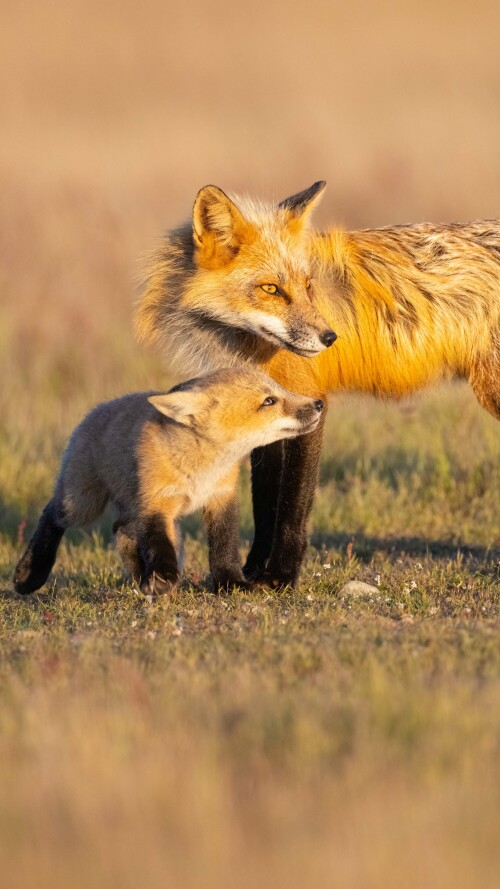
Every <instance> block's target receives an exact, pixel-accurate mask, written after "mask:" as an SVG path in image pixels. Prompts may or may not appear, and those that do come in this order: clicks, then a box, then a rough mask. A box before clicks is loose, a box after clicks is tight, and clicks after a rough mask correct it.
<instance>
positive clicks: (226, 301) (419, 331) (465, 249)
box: [137, 182, 500, 582]
mask: <svg viewBox="0 0 500 889" xmlns="http://www.w3.org/2000/svg"><path fill="white" fill-rule="evenodd" d="M323 188H324V183H322V182H318V183H315V185H313V186H312V187H311V188H310V189H308V190H306V191H305V192H301V193H300V194H298V195H294V196H292V197H291V198H288V199H287V200H285V201H283V202H282V203H281V204H278V205H277V206H268V205H264V204H258V203H255V202H254V201H252V200H249V199H247V198H241V199H238V198H235V199H234V200H232V199H230V198H229V197H227V195H225V194H224V193H223V192H222V191H221V190H220V189H218V188H216V187H214V186H207V187H205V188H203V189H202V190H201V191H200V193H199V194H198V197H197V199H196V202H195V205H194V211H193V219H192V222H190V223H188V224H186V225H185V226H183V227H181V228H179V229H177V230H175V231H173V232H171V233H169V234H168V235H167V237H166V238H165V240H164V242H163V244H162V246H161V248H160V250H159V251H158V253H157V255H156V256H155V258H154V260H153V262H152V264H151V267H150V270H149V273H148V278H147V283H146V287H145V291H144V293H143V296H142V298H141V300H140V302H139V306H138V312H137V330H138V334H139V336H140V337H141V338H143V339H148V340H159V341H161V342H163V343H164V345H165V346H166V350H167V354H168V357H169V358H170V359H171V360H172V361H175V362H176V363H177V364H178V365H179V366H180V367H182V369H183V370H184V371H186V370H192V369H196V370H200V369H202V370H207V369H209V368H212V367H214V366H221V365H227V364H234V363H240V362H243V361H250V362H253V363H256V364H258V365H259V366H261V367H262V368H263V369H265V370H266V371H267V373H269V374H270V375H271V376H272V377H274V379H275V380H277V381H278V382H279V383H281V384H282V385H284V386H286V387H288V388H291V389H293V390H294V391H296V392H301V393H302V394H305V395H314V396H324V395H325V394H327V393H328V392H334V391H337V390H339V389H343V390H349V391H361V392H369V393H371V394H373V395H378V396H383V397H390V396H395V397H400V396H403V395H405V394H408V393H410V392H413V391H415V390H416V389H419V388H421V387H422V386H425V385H426V384H428V383H432V382H435V381H437V380H439V379H442V378H451V377H461V378H465V379H468V380H469V382H470V383H471V385H472V387H473V389H474V391H475V393H476V395H477V397H478V399H479V401H480V402H481V404H482V405H483V406H484V407H485V408H486V409H487V410H489V411H490V412H491V413H493V414H494V415H495V416H496V417H500V221H499V220H492V221H486V222H473V223H468V224H462V223H459V224H451V225H431V224H421V225H408V226H397V227H393V228H384V229H378V230H371V231H358V232H346V231H341V230H338V229H333V230H331V231H329V232H326V233H318V232H315V231H311V230H310V229H309V227H308V221H309V217H310V214H311V210H312V209H313V207H314V205H315V203H316V201H317V200H318V198H319V196H320V194H321V192H322V191H323ZM333 331H335V332H336V334H337V335H338V342H337V343H336V345H335V347H334V348H327V347H328V346H330V345H331V344H332V342H333V340H334V339H335V337H334V335H333ZM311 441H312V437H311V440H310V441H309V442H308V444H307V446H306V447H303V446H302V445H301V442H300V441H299V442H297V443H295V444H294V443H287V447H286V450H283V451H282V453H281V455H280V457H279V459H278V458H277V456H276V447H275V449H274V451H275V454H274V463H272V466H273V472H274V473H275V471H276V470H277V469H279V466H280V465H283V471H284V475H283V478H282V483H281V495H282V496H281V500H282V501H283V496H284V495H283V492H284V491H287V494H286V498H285V499H286V501H287V508H286V510H285V508H284V506H283V508H281V507H280V506H279V504H278V505H277V504H276V503H272V502H271V500H272V497H270V496H268V498H267V501H268V512H269V515H270V519H269V520H268V521H267V522H266V521H265V520H264V519H263V515H264V511H265V504H264V503H263V504H262V508H259V507H258V505H257V508H256V524H257V526H258V527H257V528H256V538H257V539H256V544H255V546H254V548H253V550H252V553H251V556H250V561H249V566H248V568H249V571H250V572H253V573H254V574H256V575H258V576H259V575H262V572H263V571H264V569H265V568H266V564H267V575H268V576H269V577H270V578H271V579H272V580H274V581H275V582H286V581H294V580H295V579H296V576H297V572H298V566H299V565H300V561H301V559H302V554H303V551H304V547H305V520H306V518H307V514H308V512H309V509H310V505H311V502H312V496H311V494H310V487H311V479H312V478H313V477H314V478H315V475H316V466H317V462H318V454H317V451H318V448H316V451H315V452H314V454H313V453H312V450H313V445H312V444H311ZM258 458H259V461H260V464H261V470H259V469H258V464H257V461H254V469H255V475H256V476H258V475H259V472H260V474H262V475H265V474H266V466H267V464H268V463H269V466H268V470H269V472H268V481H269V478H270V477H271V476H270V472H271V451H270V450H268V451H266V455H263V454H259V455H258ZM283 461H284V463H283ZM262 465H263V466H264V468H263V469H262ZM290 474H291V475H294V477H295V483H296V487H297V488H298V494H297V495H294V493H293V491H291V488H290V490H288V487H289V486H288V482H287V478H288V476H290ZM306 489H307V493H306V494H304V491H305V490H306ZM278 496H279V495H278V492H277V491H275V500H276V499H278ZM290 498H291V500H290ZM259 499H262V500H264V499H265V498H263V497H261V498H259V481H258V479H256V484H255V489H254V503H255V504H257V503H258V501H259ZM290 503H291V505H290ZM285 512H286V515H285ZM259 513H260V519H259ZM276 516H277V520H276V533H275V535H274V546H273V549H272V552H271V553H270V542H269V539H268V540H267V543H265V542H264V537H267V538H269V536H270V533H269V532H270V528H271V527H272V526H271V525H270V522H274V519H275V517H276ZM287 516H288V517H289V518H288V519H287ZM259 528H263V529H264V530H263V531H262V533H261V531H259ZM271 536H272V535H271ZM287 566H289V567H287ZM265 573H266V572H265Z"/></svg>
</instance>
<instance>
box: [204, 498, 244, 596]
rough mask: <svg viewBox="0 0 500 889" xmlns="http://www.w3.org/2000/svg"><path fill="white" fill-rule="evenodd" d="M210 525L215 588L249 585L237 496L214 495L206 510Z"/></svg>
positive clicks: (207, 524)
mask: <svg viewBox="0 0 500 889" xmlns="http://www.w3.org/2000/svg"><path fill="white" fill-rule="evenodd" d="M203 517H204V519H205V524H206V527H207V537H208V562H209V566H210V573H211V575H212V581H213V585H214V589H215V590H216V591H217V590H230V589H231V588H232V587H233V586H239V587H248V586H249V584H248V583H247V582H246V580H245V578H244V576H243V571H242V570H241V561H240V552H239V546H240V538H239V521H238V519H239V514H238V500H237V498H236V497H235V496H234V495H231V497H230V498H213V499H212V500H211V501H210V502H209V503H208V504H207V506H206V507H205V508H204V510H203Z"/></svg>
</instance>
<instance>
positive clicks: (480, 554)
mask: <svg viewBox="0 0 500 889" xmlns="http://www.w3.org/2000/svg"><path fill="white" fill-rule="evenodd" d="M311 544H312V545H313V546H314V547H316V549H318V550H321V549H323V548H326V549H337V550H345V551H346V552H348V551H349V552H350V553H352V555H353V556H356V557H357V558H358V559H359V560H360V561H362V562H369V561H370V560H371V559H372V558H373V556H374V554H375V553H376V552H382V553H385V554H386V555H388V556H390V557H393V558H417V557H419V556H420V557H422V558H426V557H430V558H435V559H451V560H453V561H465V562H467V563H468V564H472V565H474V566H477V567H479V566H484V567H487V568H489V569H493V571H496V572H497V573H499V572H500V546H493V547H485V546H474V545H468V544H458V543H453V542H452V541H449V540H427V539H425V538H423V537H366V536H365V535H363V534H360V535H352V534H315V533H314V532H313V534H312V535H311Z"/></svg>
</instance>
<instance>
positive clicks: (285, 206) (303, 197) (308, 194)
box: [278, 181, 326, 234]
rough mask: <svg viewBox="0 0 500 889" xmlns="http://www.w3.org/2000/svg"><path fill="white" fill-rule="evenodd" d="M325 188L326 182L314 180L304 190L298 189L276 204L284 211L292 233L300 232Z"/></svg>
mask: <svg viewBox="0 0 500 889" xmlns="http://www.w3.org/2000/svg"><path fill="white" fill-rule="evenodd" d="M325 188H326V182H324V181H321V182H315V183H314V185H311V187H310V188H306V190H305V191H299V192H298V194H293V195H291V197H289V198H285V200H284V201H281V202H280V203H279V204H278V207H279V209H280V210H285V212H286V224H287V226H288V228H289V229H290V231H292V232H293V234H300V232H301V231H302V229H303V228H304V227H305V226H306V225H307V224H308V222H309V219H310V217H311V214H312V212H313V210H314V208H315V207H316V204H318V203H319V201H320V200H321V195H322V194H323V192H324V190H325Z"/></svg>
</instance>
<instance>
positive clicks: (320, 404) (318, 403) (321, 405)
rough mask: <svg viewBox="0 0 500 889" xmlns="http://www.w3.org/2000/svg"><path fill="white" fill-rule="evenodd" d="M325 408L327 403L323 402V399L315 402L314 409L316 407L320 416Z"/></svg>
mask: <svg viewBox="0 0 500 889" xmlns="http://www.w3.org/2000/svg"><path fill="white" fill-rule="evenodd" d="M324 406H325V402H324V401H321V398H318V399H316V401H315V402H314V407H315V408H316V410H317V411H318V414H320V413H321V411H322V410H323V408H324Z"/></svg>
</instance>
